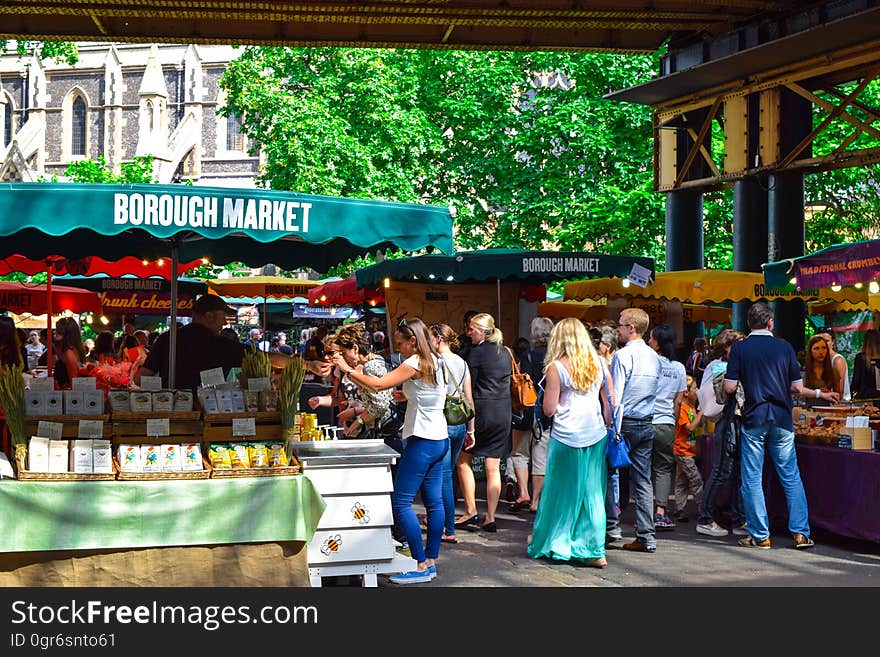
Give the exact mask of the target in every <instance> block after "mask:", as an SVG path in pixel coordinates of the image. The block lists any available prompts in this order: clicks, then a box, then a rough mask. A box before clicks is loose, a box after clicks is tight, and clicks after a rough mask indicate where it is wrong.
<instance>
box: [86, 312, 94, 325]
mask: <svg viewBox="0 0 880 657" xmlns="http://www.w3.org/2000/svg"><path fill="white" fill-rule="evenodd" d="M93 321H95V317H94V315H91V314H89V315H86V324H91V323H92V322H93Z"/></svg>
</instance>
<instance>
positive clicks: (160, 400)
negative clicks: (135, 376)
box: [152, 390, 174, 412]
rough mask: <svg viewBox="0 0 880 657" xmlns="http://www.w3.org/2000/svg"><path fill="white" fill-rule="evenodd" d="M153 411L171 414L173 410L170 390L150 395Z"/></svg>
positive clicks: (172, 394)
mask: <svg viewBox="0 0 880 657" xmlns="http://www.w3.org/2000/svg"><path fill="white" fill-rule="evenodd" d="M152 398H153V410H154V411H162V412H166V411H167V412H171V411H173V410H174V393H173V392H171V391H170V390H159V391H157V392H154V393H152Z"/></svg>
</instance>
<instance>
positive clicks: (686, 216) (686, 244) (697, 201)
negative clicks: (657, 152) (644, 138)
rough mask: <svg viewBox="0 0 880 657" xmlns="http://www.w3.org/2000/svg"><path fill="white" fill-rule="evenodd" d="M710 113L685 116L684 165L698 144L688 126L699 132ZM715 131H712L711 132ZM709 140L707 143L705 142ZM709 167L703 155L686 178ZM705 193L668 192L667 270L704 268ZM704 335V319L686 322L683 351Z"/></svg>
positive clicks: (680, 138)
mask: <svg viewBox="0 0 880 657" xmlns="http://www.w3.org/2000/svg"><path fill="white" fill-rule="evenodd" d="M708 114H709V112H708V110H706V109H700V110H695V111H693V112H688V113H687V114H686V115H685V116H684V121H685V124H686V126H682V129H679V130H678V131H677V132H678V135H677V146H676V154H677V160H678V166H679V167H681V166H683V164H684V161H685V159H686V158H687V155H688V153H689V152H690V150H691V148H692V147H693V145H694V140H693V138H692V137H691V136H690V134H689V132H688V131H687V130H686V129H683V128H684V127H690V128H692V129H693V130H694V132H696V133H699V132H700V127H701V126H702V124H703V122H704V121H705V118H706V116H708ZM710 132H711V131H710ZM704 143H705V142H704ZM708 175H709V169H708V165H707V164H706V162H705V161H704V160H703V159H702V157H701V156H698V157H697V158H696V159H695V160H694V162H693V164H692V165H691V167H690V170H689V171H688V173H687V175H686V176H685V178H684V179H685V180H694V179H699V178H705V177H706V176H708ZM703 259H704V254H703V193H702V192H700V191H694V190H676V191H674V192H669V193H667V194H666V271H682V270H685V269H702V268H703ZM703 334H704V329H703V323H702V322H696V323H691V322H685V323H684V335H683V336H682V342H683V343H684V344H683V351H684V352H688V351H690V346H691V345H692V344H693V341H694V338H695V337H697V336H701V335H703Z"/></svg>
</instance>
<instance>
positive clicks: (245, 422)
mask: <svg viewBox="0 0 880 657" xmlns="http://www.w3.org/2000/svg"><path fill="white" fill-rule="evenodd" d="M232 435H233V436H256V435H257V423H256V421H255V420H254V418H252V417H235V418H232Z"/></svg>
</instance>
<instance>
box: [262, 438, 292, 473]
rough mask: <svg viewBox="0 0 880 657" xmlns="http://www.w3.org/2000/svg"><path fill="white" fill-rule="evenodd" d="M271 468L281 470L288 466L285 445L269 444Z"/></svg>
mask: <svg viewBox="0 0 880 657" xmlns="http://www.w3.org/2000/svg"><path fill="white" fill-rule="evenodd" d="M267 449H268V450H269V467H270V468H279V467H284V466H286V465H287V464H288V460H287V452H286V451H285V449H284V443H269V444H268V445H267Z"/></svg>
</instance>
